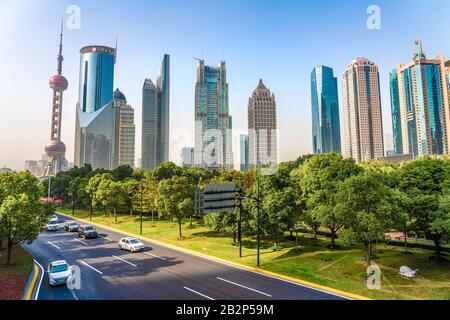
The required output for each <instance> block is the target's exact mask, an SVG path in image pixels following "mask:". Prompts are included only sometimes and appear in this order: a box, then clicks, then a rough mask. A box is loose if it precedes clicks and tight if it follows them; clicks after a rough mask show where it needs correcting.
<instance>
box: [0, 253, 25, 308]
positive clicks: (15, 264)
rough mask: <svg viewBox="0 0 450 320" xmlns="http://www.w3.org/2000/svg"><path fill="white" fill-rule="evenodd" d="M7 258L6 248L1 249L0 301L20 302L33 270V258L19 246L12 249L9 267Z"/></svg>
mask: <svg viewBox="0 0 450 320" xmlns="http://www.w3.org/2000/svg"><path fill="white" fill-rule="evenodd" d="M6 257H7V250H6V248H3V249H2V250H1V249H0V300H19V299H20V298H21V296H22V293H23V290H24V288H25V284H26V281H27V278H28V275H29V273H30V272H31V270H32V268H33V257H32V256H31V255H30V254H29V253H28V252H26V251H25V250H24V249H23V248H22V247H21V246H19V245H15V246H14V247H13V249H12V253H11V260H12V261H11V265H9V266H6Z"/></svg>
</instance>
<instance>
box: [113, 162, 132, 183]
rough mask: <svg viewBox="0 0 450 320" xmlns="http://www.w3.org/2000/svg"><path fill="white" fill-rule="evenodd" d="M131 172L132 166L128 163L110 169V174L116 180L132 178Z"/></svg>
mask: <svg viewBox="0 0 450 320" xmlns="http://www.w3.org/2000/svg"><path fill="white" fill-rule="evenodd" d="M133 173H134V171H133V168H132V167H131V166H129V165H124V166H119V167H117V168H116V169H114V170H113V171H111V174H112V175H113V177H114V180H116V181H125V180H126V179H129V178H132V177H133Z"/></svg>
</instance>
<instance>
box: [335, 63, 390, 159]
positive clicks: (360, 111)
mask: <svg viewBox="0 0 450 320" xmlns="http://www.w3.org/2000/svg"><path fill="white" fill-rule="evenodd" d="M342 94H343V101H344V128H345V129H344V132H345V134H344V136H345V150H344V155H345V156H346V157H348V158H353V159H354V160H355V161H357V162H364V161H367V160H371V159H379V158H382V157H383V156H384V142H383V122H382V112H381V99H380V81H379V73H378V67H377V66H376V65H375V64H374V63H373V62H371V61H369V60H368V59H366V58H358V59H355V60H353V61H352V62H351V64H350V65H349V66H348V67H347V68H346V70H345V71H344V73H343V74H342Z"/></svg>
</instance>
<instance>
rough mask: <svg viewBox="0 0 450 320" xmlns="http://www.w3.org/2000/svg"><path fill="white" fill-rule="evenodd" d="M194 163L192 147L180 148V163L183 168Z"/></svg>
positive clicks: (189, 166)
mask: <svg viewBox="0 0 450 320" xmlns="http://www.w3.org/2000/svg"><path fill="white" fill-rule="evenodd" d="M193 163H194V148H191V147H184V148H183V149H182V150H181V165H182V166H183V167H184V168H192V167H193Z"/></svg>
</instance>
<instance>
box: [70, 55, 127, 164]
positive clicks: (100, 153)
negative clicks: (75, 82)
mask: <svg viewBox="0 0 450 320" xmlns="http://www.w3.org/2000/svg"><path fill="white" fill-rule="evenodd" d="M80 53H81V59H80V85H79V98H78V99H79V100H78V104H77V116H76V128H75V152H74V153H75V165H77V166H80V167H81V166H83V165H85V164H91V165H92V168H93V169H108V170H110V169H114V168H115V167H116V166H117V154H116V152H118V150H116V149H117V147H116V146H117V141H116V139H118V137H117V132H118V125H119V117H120V115H119V109H117V108H115V107H114V103H113V84H114V83H113V82H114V64H115V61H116V50H115V49H113V48H109V47H105V46H88V47H84V48H82V49H81V50H80Z"/></svg>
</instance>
